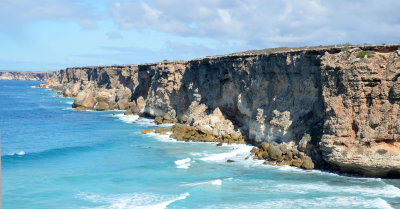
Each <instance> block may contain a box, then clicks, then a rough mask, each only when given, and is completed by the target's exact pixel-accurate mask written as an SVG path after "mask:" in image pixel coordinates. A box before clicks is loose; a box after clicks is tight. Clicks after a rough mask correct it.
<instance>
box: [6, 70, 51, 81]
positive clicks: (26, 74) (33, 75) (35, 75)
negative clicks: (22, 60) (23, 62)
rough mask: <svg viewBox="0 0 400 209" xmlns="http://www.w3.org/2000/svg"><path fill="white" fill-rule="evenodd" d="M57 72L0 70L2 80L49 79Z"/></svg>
mask: <svg viewBox="0 0 400 209" xmlns="http://www.w3.org/2000/svg"><path fill="white" fill-rule="evenodd" d="M54 73H55V72H30V71H0V80H27V81H45V80H49V79H50V78H51V77H52V76H53V74H54Z"/></svg>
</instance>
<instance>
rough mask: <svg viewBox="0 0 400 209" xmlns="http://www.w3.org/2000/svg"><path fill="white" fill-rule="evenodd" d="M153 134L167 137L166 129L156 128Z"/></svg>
mask: <svg viewBox="0 0 400 209" xmlns="http://www.w3.org/2000/svg"><path fill="white" fill-rule="evenodd" d="M155 133H157V134H160V135H167V129H166V128H161V127H158V128H156V130H155Z"/></svg>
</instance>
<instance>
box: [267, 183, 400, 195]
mask: <svg viewBox="0 0 400 209" xmlns="http://www.w3.org/2000/svg"><path fill="white" fill-rule="evenodd" d="M263 189H265V190H268V191H271V192H288V191H289V192H290V193H298V194H306V193H314V192H315V193H319V192H323V193H346V194H354V195H358V196H359V195H362V196H368V197H386V198H399V197H400V189H399V188H397V187H395V186H393V185H387V184H386V185H382V186H374V187H371V186H354V185H352V184H350V185H349V186H336V185H329V184H326V183H313V184H282V183H280V184H276V185H273V186H267V187H265V188H263Z"/></svg>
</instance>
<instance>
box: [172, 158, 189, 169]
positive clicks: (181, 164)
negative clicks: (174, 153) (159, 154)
mask: <svg viewBox="0 0 400 209" xmlns="http://www.w3.org/2000/svg"><path fill="white" fill-rule="evenodd" d="M190 161H191V159H190V158H185V159H182V160H177V161H175V165H176V167H177V168H185V169H188V168H189V166H190Z"/></svg>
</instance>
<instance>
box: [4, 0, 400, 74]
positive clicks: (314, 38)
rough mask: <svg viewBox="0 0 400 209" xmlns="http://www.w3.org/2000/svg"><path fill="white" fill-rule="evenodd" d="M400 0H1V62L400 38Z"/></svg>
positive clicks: (34, 66)
mask: <svg viewBox="0 0 400 209" xmlns="http://www.w3.org/2000/svg"><path fill="white" fill-rule="evenodd" d="M399 11H400V1H399V0H351V1H348V0H190V1H189V0H147V1H145V0H34V1H32V0H0V46H1V51H0V70H35V71H36V70H59V69H63V68H66V67H76V66H96V65H114V64H142V63H150V62H160V61H163V60H190V59H194V58H200V57H205V56H212V55H220V54H228V53H233V52H240V51H246V50H252V49H265V48H274V47H282V46H287V47H299V46H318V45H332V44H346V43H350V44H364V43H369V44H382V43H386V44H396V43H400V12H399Z"/></svg>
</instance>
